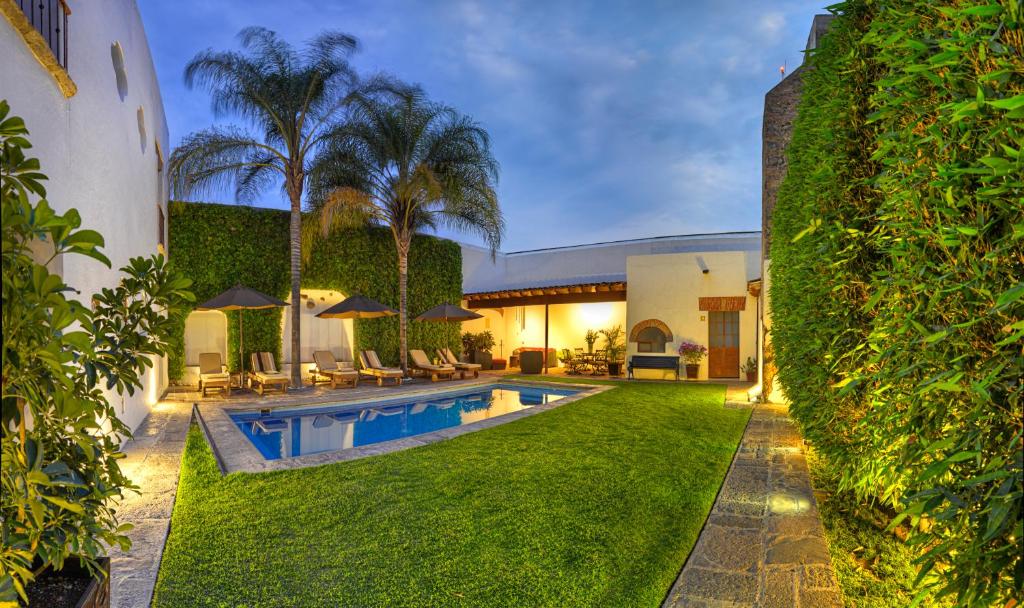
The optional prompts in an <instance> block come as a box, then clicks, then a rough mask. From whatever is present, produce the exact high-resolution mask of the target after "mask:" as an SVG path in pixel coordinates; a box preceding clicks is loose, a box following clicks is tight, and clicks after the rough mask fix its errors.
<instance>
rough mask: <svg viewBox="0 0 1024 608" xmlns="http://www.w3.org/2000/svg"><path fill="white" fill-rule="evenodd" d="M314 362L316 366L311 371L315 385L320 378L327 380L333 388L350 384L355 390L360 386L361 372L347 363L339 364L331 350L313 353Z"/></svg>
mask: <svg viewBox="0 0 1024 608" xmlns="http://www.w3.org/2000/svg"><path fill="white" fill-rule="evenodd" d="M313 361H314V363H316V365H315V366H314V367H313V369H312V370H311V373H312V376H313V384H316V383H317V379H318V378H320V377H323V378H326V381H327V382H330V383H331V388H338V385H339V384H341V385H345V384H350V385H352V388H355V387H356V386H357V385H358V384H359V372H357V371H356V370H355V367H353V366H352V364H351V363H349V362H347V361H343V362H341V363H338V361H337V360H336V359H335V358H334V353H332V352H331V351H329V350H318V351H316V352H314V353H313Z"/></svg>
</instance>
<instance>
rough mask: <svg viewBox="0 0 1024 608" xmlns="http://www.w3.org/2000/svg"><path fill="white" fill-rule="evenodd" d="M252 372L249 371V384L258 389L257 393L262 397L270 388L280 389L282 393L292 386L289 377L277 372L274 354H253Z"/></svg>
mask: <svg viewBox="0 0 1024 608" xmlns="http://www.w3.org/2000/svg"><path fill="white" fill-rule="evenodd" d="M251 361H252V370H250V371H249V382H250V383H251V384H253V385H254V386H256V387H258V388H257V389H256V390H257V392H258V393H259V394H260V395H262V394H263V392H264V391H265V390H266V389H267V388H268V387H271V388H272V387H275V386H277V387H280V388H281V391H282V392H285V391H287V390H288V387H289V386H291V380H289V379H288V376H286V375H284V374H282V373H281V372H279V371H277V365H276V364H275V363H274V355H273V353H267V352H263V353H252V355H251Z"/></svg>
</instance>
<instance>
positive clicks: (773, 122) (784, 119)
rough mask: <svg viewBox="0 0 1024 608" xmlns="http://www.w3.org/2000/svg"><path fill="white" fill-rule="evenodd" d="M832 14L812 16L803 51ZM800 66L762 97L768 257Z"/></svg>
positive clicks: (763, 202)
mask: <svg viewBox="0 0 1024 608" xmlns="http://www.w3.org/2000/svg"><path fill="white" fill-rule="evenodd" d="M831 22H832V15H815V16H814V22H813V23H812V24H811V32H810V34H808V36H807V47H806V50H808V51H809V50H811V49H814V48H817V46H818V40H820V39H821V37H822V36H823V35H824V34H825V32H826V31H828V25H829V23H831ZM805 69H806V68H805V66H803V65H800V66H798V67H797V68H796V69H795V70H793V71H792V72H790V73H789V74H787V75H786V77H785V78H783V79H782V82H780V83H779V84H777V85H775V87H774V88H772V90H770V91H768V93H766V94H765V96H764V120H763V126H762V131H761V253H762V256H763V257H764V258H765V259H768V258H770V257H771V254H770V252H771V240H772V232H771V229H772V212H773V211H775V197H776V193H777V192H778V190H779V185H780V184H781V183H782V179H783V178H784V177H786V146H788V145H789V140H790V138H791V137H792V136H793V120H794V119H795V118H796V110H797V106H798V105H799V103H800V94H801V92H802V91H803V82H802V80H801V74H802V73H803V71H804V70H805Z"/></svg>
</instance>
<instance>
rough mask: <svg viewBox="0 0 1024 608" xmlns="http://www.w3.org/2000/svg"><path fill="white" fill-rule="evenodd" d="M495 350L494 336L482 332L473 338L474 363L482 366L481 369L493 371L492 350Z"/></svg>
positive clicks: (487, 332)
mask: <svg viewBox="0 0 1024 608" xmlns="http://www.w3.org/2000/svg"><path fill="white" fill-rule="evenodd" d="M493 348H494V334H492V333H491V332H489V331H482V332H480V333H478V334H476V335H475V336H474V337H473V363H478V364H480V366H481V367H480V369H491V367H492V366H493V363H492V359H493V355H491V350H492V349H493Z"/></svg>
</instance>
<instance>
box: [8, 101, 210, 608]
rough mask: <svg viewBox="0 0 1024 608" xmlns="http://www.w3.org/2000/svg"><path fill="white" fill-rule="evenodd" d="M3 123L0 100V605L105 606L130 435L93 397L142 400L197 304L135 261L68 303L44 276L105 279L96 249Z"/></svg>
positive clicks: (172, 279)
mask: <svg viewBox="0 0 1024 608" xmlns="http://www.w3.org/2000/svg"><path fill="white" fill-rule="evenodd" d="M8 110H9V107H8V105H7V103H6V102H3V101H0V176H2V180H0V203H2V214H3V218H4V221H3V229H2V233H3V252H4V254H3V285H4V288H3V308H2V310H3V327H4V331H3V352H4V357H3V371H2V373H3V393H4V394H3V408H2V420H0V432H2V458H0V463H2V464H0V467H2V478H3V492H0V534H2V536H3V544H2V545H0V572H2V574H0V605H14V604H16V603H19V601H20V603H27V604H29V605H31V606H62V605H67V606H76V605H77V606H85V605H88V606H107V605H109V580H110V566H109V560H108V558H107V557H106V553H107V548H108V547H111V546H116V547H119V548H121V549H122V550H125V551H127V550H128V549H129V548H130V546H131V542H130V540H129V538H128V537H127V536H126V534H125V533H126V532H127V531H128V529H130V527H131V526H130V525H128V524H121V523H120V522H118V517H117V516H118V514H117V510H116V506H117V505H116V504H115V503H116V501H117V499H119V498H121V497H123V496H124V494H125V492H127V491H130V490H133V489H135V487H134V486H133V485H132V483H131V481H129V480H128V479H127V478H126V477H125V476H124V473H123V472H122V471H121V469H120V467H119V466H118V461H119V459H120V457H121V456H122V454H121V445H120V444H121V439H120V438H121V437H130V436H131V431H130V429H128V427H127V426H126V425H125V424H124V423H123V422H121V420H119V419H118V417H117V413H118V412H117V410H116V409H115V408H114V406H113V405H112V404H111V403H110V402H109V401H108V400H107V394H106V393H105V392H104V391H103V390H102V389H104V388H106V389H107V390H110V391H116V392H117V393H119V394H123V393H125V392H127V393H129V394H132V393H134V392H135V390H136V389H139V388H141V387H142V378H143V377H144V374H145V373H146V372H147V370H148V369H149V368H150V367H151V366H152V365H153V363H152V362H151V357H154V358H155V357H159V356H162V355H164V354H165V353H166V352H167V351H168V350H169V348H170V341H171V339H172V336H173V335H174V333H175V328H176V327H177V325H178V323H179V320H180V312H181V310H182V307H183V306H184V304H185V302H187V301H191V300H192V299H193V297H192V295H191V293H189V292H188V291H186V289H187V288H188V287H189V285H190V284H191V281H189V280H188V279H185V278H183V277H181V276H180V275H178V274H176V273H175V272H173V271H172V270H171V269H170V268H169V267H168V266H167V264H166V263H165V261H164V259H163V257H162V256H153V257H151V258H141V257H139V258H132V259H131V260H129V262H128V265H127V266H125V267H123V268H122V269H121V280H120V282H119V284H118V285H117V286H116V287H114V288H108V289H104V290H103V291H102V293H98V294H95V295H93V297H92V299H91V302H92V305H91V306H84V305H82V304H81V303H80V302H78V301H77V300H74V299H69V298H68V297H67V294H69V293H72V291H73V290H72V288H71V287H70V286H68V285H66V284H65V283H64V281H63V280H62V278H61V276H60V275H56V274H52V273H50V271H49V269H48V268H47V266H46V264H47V263H48V262H50V261H52V260H53V259H54V258H56V257H57V256H58V255H62V256H73V255H83V256H86V257H89V258H92V259H94V260H96V261H98V262H100V263H103V264H106V265H107V266H110V261H109V260H108V259H107V258H106V256H104V255H103V253H102V252H101V248H102V246H103V237H101V236H100V235H99V234H98V233H96V232H95V231H92V230H80V229H79V226H80V225H81V219H80V216H79V214H78V212H77V211H75V210H74V209H70V210H68V211H67V212H66V213H64V214H63V215H61V214H58V213H57V212H55V211H54V210H53V209H52V208H51V207H50V205H49V203H48V202H47V201H46V200H45V198H44V197H45V195H46V189H45V188H44V186H43V184H42V181H43V180H45V179H46V178H45V177H44V176H42V175H40V174H39V161H38V160H36V159H33V158H25V156H24V149H27V148H29V147H30V146H29V142H28V140H27V139H26V137H25V136H26V135H27V133H28V132H27V130H26V129H25V126H24V123H23V122H22V120H21V119H20V118H17V117H10V118H8ZM44 251H45V252H46V254H45V255H40V254H41V252H44ZM47 257H48V259H47ZM41 258H42V259H41ZM57 579H60V580H57ZM66 589H71V590H72V592H71V593H68V592H66V591H65V590H66ZM57 590H60V594H59V595H60V597H58V595H57V594H56V593H55V591H57Z"/></svg>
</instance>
